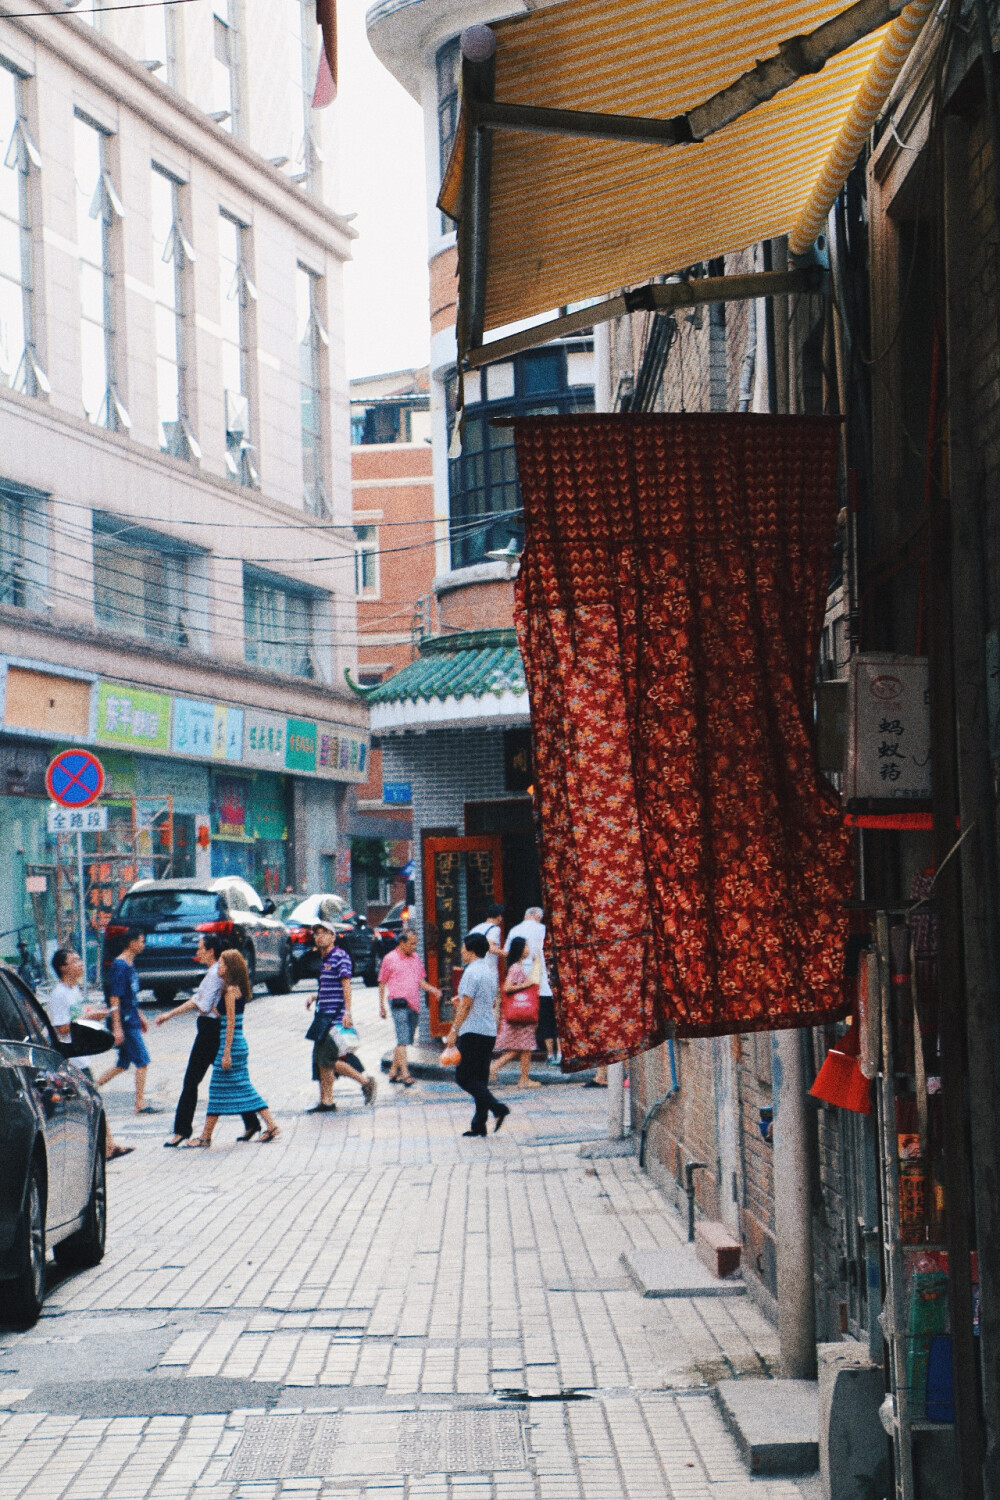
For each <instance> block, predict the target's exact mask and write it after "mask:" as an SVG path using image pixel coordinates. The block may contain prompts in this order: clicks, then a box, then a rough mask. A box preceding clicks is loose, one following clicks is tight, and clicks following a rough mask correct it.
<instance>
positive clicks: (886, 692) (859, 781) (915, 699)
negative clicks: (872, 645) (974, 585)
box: [844, 653, 931, 801]
mask: <svg viewBox="0 0 1000 1500" xmlns="http://www.w3.org/2000/svg"><path fill="white" fill-rule="evenodd" d="M845 772H846V774H845V777H844V795H845V797H846V798H847V799H848V801H854V800H855V799H859V800H860V799H873V800H874V799H877V800H880V801H881V800H883V799H885V798H894V799H895V798H910V799H914V798H919V799H923V800H926V799H927V798H929V797H930V795H931V720H930V686H929V680H928V673H927V659H926V657H922V656H895V655H890V654H888V653H880V654H875V653H869V654H865V655H861V656H855V657H853V658H852V660H851V669H850V678H849V684H848V715H847V765H846V767H845Z"/></svg>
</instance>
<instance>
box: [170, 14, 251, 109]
mask: <svg viewBox="0 0 1000 1500" xmlns="http://www.w3.org/2000/svg"><path fill="white" fill-rule="evenodd" d="M236 4H237V0H216V4H215V6H214V10H213V15H212V108H211V110H210V114H211V116H212V118H213V120H215V121H216V123H217V124H219V125H221V126H222V128H223V130H228V131H230V132H231V133H232V134H233V135H239V133H240V89H239V66H238V62H239V33H238V30H237V25H236V19H237V18H236ZM164 8H165V9H169V7H164Z"/></svg>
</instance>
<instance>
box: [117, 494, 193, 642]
mask: <svg viewBox="0 0 1000 1500" xmlns="http://www.w3.org/2000/svg"><path fill="white" fill-rule="evenodd" d="M122 529H123V523H122V522H121V521H120V520H118V519H116V518H113V517H110V516H109V517H106V518H104V517H101V516H96V515H95V517H94V615H95V617H96V619H97V622H98V624H99V625H103V626H104V627H105V628H106V629H108V630H116V631H120V632H122V633H123V634H126V635H136V636H142V637H143V638H144V639H146V640H148V641H155V642H156V643H157V644H158V645H162V646H173V647H175V648H181V647H184V646H190V645H192V644H193V642H192V640H191V638H190V635H189V623H188V621H187V618H186V615H187V605H188V597H187V596H188V578H187V558H186V556H185V554H184V553H183V552H176V551H172V550H170V549H169V548H167V547H163V548H158V547H155V546H152V545H148V544H146V545H144V544H143V543H141V542H140V543H137V542H135V541H125V540H122V539H121V538H120V536H119V533H120V532H121V531H122ZM131 529H132V530H133V531H134V530H135V528H134V527H133V528H131Z"/></svg>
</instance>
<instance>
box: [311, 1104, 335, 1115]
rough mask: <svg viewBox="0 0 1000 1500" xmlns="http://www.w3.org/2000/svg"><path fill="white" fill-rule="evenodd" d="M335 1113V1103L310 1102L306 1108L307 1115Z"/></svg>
mask: <svg viewBox="0 0 1000 1500" xmlns="http://www.w3.org/2000/svg"><path fill="white" fill-rule="evenodd" d="M336 1113H337V1106H336V1105H335V1104H311V1105H310V1106H309V1108H308V1109H307V1110H306V1114H307V1115H335V1114H336Z"/></svg>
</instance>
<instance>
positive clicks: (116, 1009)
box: [97, 927, 160, 1115]
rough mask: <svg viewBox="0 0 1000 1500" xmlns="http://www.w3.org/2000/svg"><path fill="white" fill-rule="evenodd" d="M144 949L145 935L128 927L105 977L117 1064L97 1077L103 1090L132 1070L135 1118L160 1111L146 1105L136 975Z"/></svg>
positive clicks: (145, 1028) (144, 1055) (142, 1028)
mask: <svg viewBox="0 0 1000 1500" xmlns="http://www.w3.org/2000/svg"><path fill="white" fill-rule="evenodd" d="M145 946H146V935H145V933H143V932H141V931H140V929H139V928H138V927H130V928H129V929H128V931H127V932H126V934H125V946H124V947H123V948H122V950H121V952H120V953H119V955H118V957H117V958H116V959H115V961H114V963H113V964H112V965H111V969H110V972H109V974H108V1006H109V1008H110V1011H111V1034H112V1036H113V1037H114V1039H115V1044H116V1045H117V1047H118V1063H117V1065H116V1066H115V1067H113V1068H110V1069H109V1070H108V1072H107V1073H105V1074H104V1075H103V1077H101V1078H98V1080H97V1086H98V1088H103V1087H104V1085H105V1084H106V1083H109V1082H110V1081H111V1079H112V1078H117V1077H118V1075H119V1073H127V1072H128V1070H129V1068H135V1112H136V1114H137V1115H157V1114H159V1113H160V1111H159V1110H158V1109H157V1108H156V1106H155V1105H153V1104H147V1103H146V1069H147V1068H148V1067H149V1053H148V1051H147V1050H146V1043H145V1042H144V1041H143V1039H142V1038H143V1032H146V1031H148V1030H149V1026H148V1024H147V1022H146V1017H145V1016H144V1015H143V1013H142V1011H141V1010H140V1009H139V976H138V974H137V973H136V972H135V960H136V958H137V957H138V955H139V954H140V953H141V952H142V950H143V948H144V947H145Z"/></svg>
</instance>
